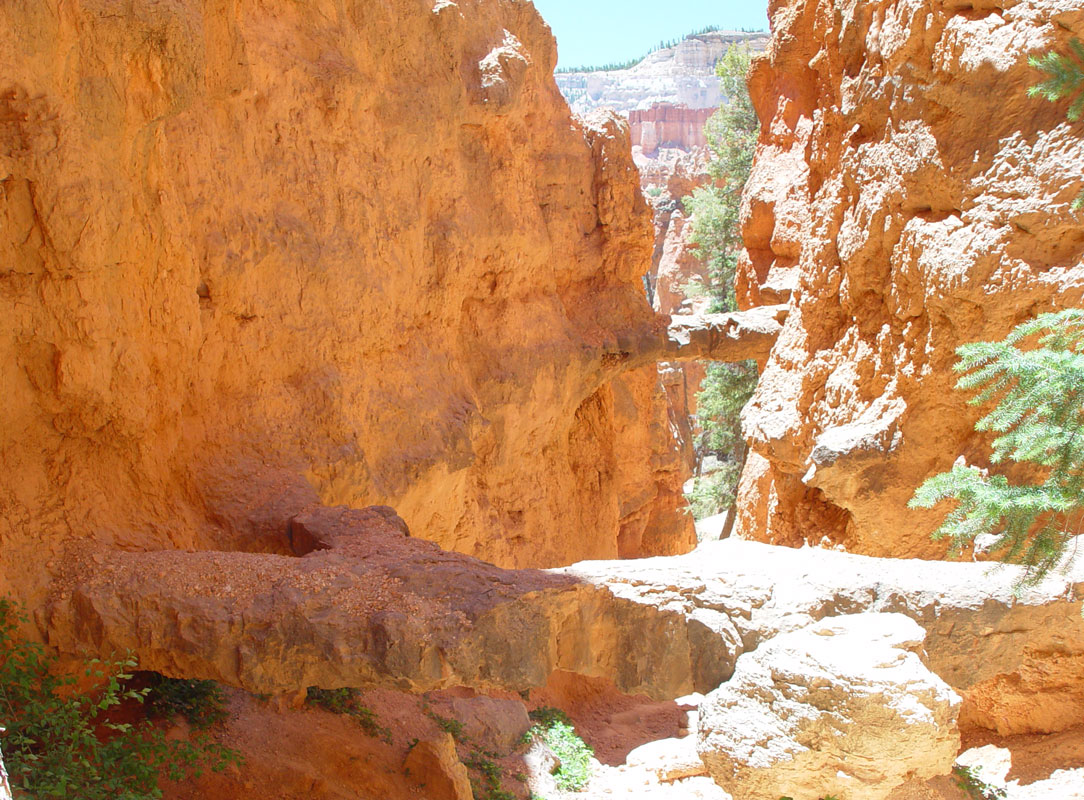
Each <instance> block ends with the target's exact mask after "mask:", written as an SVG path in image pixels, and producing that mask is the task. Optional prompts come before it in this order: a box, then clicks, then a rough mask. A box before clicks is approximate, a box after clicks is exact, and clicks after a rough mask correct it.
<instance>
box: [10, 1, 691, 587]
mask: <svg viewBox="0 0 1084 800" xmlns="http://www.w3.org/2000/svg"><path fill="white" fill-rule="evenodd" d="M0 31H3V34H4V35H3V36H0V65H2V69H0V76H2V78H0V231H2V233H0V248H2V251H3V255H2V258H0V295H2V297H3V300H4V308H5V313H4V315H3V319H2V321H0V386H2V387H3V390H4V396H5V399H4V403H3V405H2V410H0V420H2V424H0V463H2V464H3V480H0V510H2V513H0V547H2V550H3V558H2V560H0V590H8V589H10V588H12V587H14V588H16V589H17V590H18V591H20V593H23V594H24V595H25V594H26V593H27V592H30V590H31V587H40V586H41V585H42V584H43V580H44V578H45V577H46V572H47V571H48V570H49V569H51V568H52V566H53V565H54V559H55V558H57V557H58V555H59V553H60V551H61V549H62V545H63V542H64V541H65V540H67V539H70V538H76V539H93V540H95V541H97V542H100V543H104V544H111V545H115V546H117V547H120V548H124V549H129V550H143V549H162V548H166V549H170V548H180V549H220V550H229V549H242V550H261V549H269V548H270V545H268V544H267V535H268V532H267V531H266V530H263V529H262V528H261V526H260V523H259V516H260V515H259V513H256V514H253V513H249V512H252V511H253V509H259V508H264V507H267V508H272V507H280V510H281V508H286V507H295V506H296V507H297V508H301V507H303V506H305V505H306V504H311V503H312V502H313V501H315V500H316V499H319V500H320V501H321V502H323V503H324V504H328V505H332V504H346V505H351V506H356V507H357V506H365V505H370V504H389V505H393V506H394V507H395V508H396V510H397V511H398V512H399V513H400V514H401V515H402V516H403V517H404V518H405V519H406V521H407V522H408V523H409V525H410V528H411V531H412V533H413V535H415V536H418V537H423V538H426V539H430V540H432V541H435V542H437V543H439V544H440V545H442V546H443V547H446V548H449V549H455V550H458V551H461V552H465V553H468V554H472V555H476V556H479V557H481V558H484V559H486V560H489V561H493V562H495V563H498V564H501V565H504V566H530V565H553V564H559V563H568V562H572V561H575V560H577V559H582V558H588V557H597V558H604V557H615V556H618V555H623V556H628V555H640V554H644V553H668V552H676V551H683V550H685V549H687V548H688V547H689V546H691V544H692V541H693V539H692V526H691V521H690V520H689V519H688V518H687V515H684V514H682V513H680V509H681V506H682V505H683V500H682V499H681V497H680V485H681V481H682V480H683V476H682V475H680V474H678V473H679V472H680V453H679V452H677V450H676V447H677V446H676V445H672V444H670V443H669V441H668V438H667V436H668V430H667V426H666V425H665V424H663V422H662V421H661V420H664V419H665V407H664V406H661V405H660V399H659V394H660V390H659V388H658V384H657V380H656V378H655V373H656V371H655V368H654V367H653V366H648V367H645V368H643V369H640V370H638V371H634V372H630V373H628V374H626V375H624V376H622V377H619V378H617V379H616V380H610V379H609V378H608V377H607V376H610V377H612V375H613V374H614V372H613V370H612V366H613V365H612V364H603V354H604V353H605V352H606V351H607V349H609V350H611V351H612V350H614V349H617V343H616V339H615V334H614V331H628V330H649V329H650V328H651V326H652V325H653V318H652V315H651V310H650V308H649V306H648V304H647V302H646V300H645V297H644V291H643V286H642V283H641V275H642V274H643V273H644V272H645V271H646V266H647V265H648V264H649V262H650V258H651V248H652V231H651V220H650V216H649V213H648V210H647V208H646V206H645V204H644V201H643V199H642V196H641V194H640V191H639V188H638V179H637V174H636V170H635V168H634V166H633V164H632V160H631V156H630V154H629V143H628V133H627V125H626V124H625V123H624V122H621V121H618V120H617V119H615V118H610V117H597V118H593V119H591V120H590V121H586V122H581V121H578V120H575V119H573V118H572V117H571V116H570V114H569V110H568V107H567V106H566V104H565V103H564V101H563V100H562V99H561V96H560V94H559V93H558V91H557V88H556V86H555V84H554V82H553V77H552V71H553V65H554V62H555V58H556V53H555V46H554V41H553V37H552V35H551V34H550V32H549V29H548V28H547V27H546V25H545V24H544V23H543V21H542V20H541V18H540V17H539V16H538V14H537V13H536V11H535V10H534V8H533V6H532V5H531V4H529V3H523V2H514V1H513V0H458V1H457V2H451V1H450V0H395V1H394V2H390V3H381V4H376V5H374V4H372V3H365V2H353V3H346V4H342V3H330V2H313V3H304V4H300V5H298V4H289V3H271V4H256V3H250V2H236V3H233V2H231V3H222V2H198V1H197V0H184V1H183V2H178V3H170V4H166V5H163V4H159V3H154V2H149V1H146V2H145V1H143V0H137V2H134V3H131V4H128V5H126V6H125V13H124V14H120V15H118V14H115V13H112V12H111V11H110V7H109V4H104V3H101V2H97V0H80V2H76V3H60V2H55V1H54V2H41V3H31V4H15V5H12V4H5V5H4V6H3V7H2V8H0ZM607 357H609V358H612V357H613V356H612V354H611V355H610V356H607ZM604 367H605V368H610V369H609V371H608V372H607V371H605V370H604ZM660 415H661V416H660ZM649 426H654V427H653V428H652V432H651V433H650V434H645V433H644V430H645V429H646V428H648V427H649ZM656 434H657V435H656ZM302 479H303V480H302ZM299 485H300V486H301V487H302V488H300V489H298V488H297V487H298V486H299ZM285 487H293V488H291V489H289V491H287V490H286V488H285ZM276 504H278V506H276ZM291 504H292V505H291ZM238 509H243V510H245V513H244V514H242V513H239V512H238ZM267 516H268V519H271V518H272V517H274V516H275V515H274V514H270V513H269V514H268V515H267ZM280 516H281V515H280ZM242 519H243V520H244V521H243V522H238V520H242ZM253 520H255V521H253ZM270 549H273V548H270Z"/></svg>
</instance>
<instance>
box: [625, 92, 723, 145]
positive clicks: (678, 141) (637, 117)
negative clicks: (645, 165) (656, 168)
mask: <svg viewBox="0 0 1084 800" xmlns="http://www.w3.org/2000/svg"><path fill="white" fill-rule="evenodd" d="M714 112H715V109H714V108H689V107H687V106H678V105H674V104H672V103H656V104H655V105H653V106H651V108H647V109H642V110H639V109H634V110H632V111H630V112H629V129H630V134H631V140H632V146H633V147H639V148H640V149H641V152H642V153H643V154H644V155H645V156H648V157H651V156H653V155H655V154H657V153H658V152H659V148H674V149H678V150H685V151H690V150H695V149H696V148H703V147H707V144H708V139H707V136H705V134H704V125H705V123H707V121H708V118H709V117H710V116H711V115H712V114H713V113H714Z"/></svg>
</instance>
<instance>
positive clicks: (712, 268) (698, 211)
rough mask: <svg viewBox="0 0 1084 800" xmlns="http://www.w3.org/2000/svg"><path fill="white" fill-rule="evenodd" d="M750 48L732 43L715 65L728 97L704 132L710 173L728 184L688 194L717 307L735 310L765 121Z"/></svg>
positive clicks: (713, 308) (688, 206) (695, 241)
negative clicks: (751, 79) (756, 103)
mask: <svg viewBox="0 0 1084 800" xmlns="http://www.w3.org/2000/svg"><path fill="white" fill-rule="evenodd" d="M749 62H750V54H749V48H748V47H746V46H743V45H732V46H731V47H730V48H729V49H728V50H727V52H726V55H725V56H724V57H723V58H722V59H720V60H719V63H718V64H717V65H716V67H715V72H716V75H718V76H719V87H720V89H721V90H722V93H723V95H724V96H725V97H726V102H724V103H723V104H722V105H721V106H720V107H719V110H718V111H716V112H715V113H714V114H712V115H711V117H710V118H709V119H708V122H707V124H706V125H705V126H704V134H705V135H706V137H707V140H708V146H709V147H710V148H711V151H712V156H713V158H712V160H711V163H710V164H709V165H708V174H710V175H711V177H712V178H714V179H716V181H717V182H718V183H721V184H722V185H723V186H722V188H720V187H719V186H716V185H708V186H702V187H699V188H698V189H696V190H695V191H694V192H693V194H692V196H691V197H687V198H685V210H686V211H687V212H688V213H689V214H690V216H691V217H692V218H693V222H692V226H693V235H692V241H693V244H695V245H696V246H697V249H698V250H699V252H700V256H701V258H703V259H704V262H705V263H706V264H707V267H708V275H709V277H710V278H711V283H710V285H709V287H708V291H709V292H710V294H711V296H712V300H713V302H712V306H711V308H710V309H709V310H710V311H713V312H725V311H736V310H737V307H738V306H737V302H736V300H735V297H734V269H735V266H736V265H737V257H738V253H739V252H740V251H741V247H742V238H741V226H740V224H739V217H740V211H741V195H742V190H743V189H744V188H745V182H746V181H747V180H748V179H749V173H750V172H751V171H752V168H753V152H754V151H755V149H756V142H757V136H758V135H759V133H760V122H759V121H758V120H757V115H756V110H755V109H754V108H753V101H752V100H751V99H750V97H749V89H748V87H747V86H746V82H745V81H746V75H747V73H748V72H749Z"/></svg>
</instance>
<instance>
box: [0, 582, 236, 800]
mask: <svg viewBox="0 0 1084 800" xmlns="http://www.w3.org/2000/svg"><path fill="white" fill-rule="evenodd" d="M23 621H25V616H24V615H23V613H22V612H21V611H20V610H19V609H18V608H17V607H16V606H15V605H14V604H13V603H12V602H11V601H10V600H7V599H0V717H2V718H3V721H4V726H5V727H6V729H7V730H6V732H5V733H4V734H3V735H2V736H0V742H2V749H3V752H4V758H5V761H6V764H7V768H8V773H9V778H10V781H11V788H12V790H13V791H14V793H15V797H17V798H27V800H39V798H40V799H42V800H44V798H58V797H79V798H80V800H147V799H148V798H160V797H161V796H162V792H161V790H160V789H159V787H158V781H159V779H160V778H162V777H165V778H168V779H169V780H174V781H176V780H183V779H185V778H186V777H198V776H199V775H201V774H202V773H203V771H204V770H205V769H207V768H210V769H212V770H214V771H216V772H220V771H222V770H224V769H225V768H226V767H228V766H229V765H231V764H237V763H240V760H241V757H240V755H239V754H238V753H237V752H236V751H234V750H231V749H230V748H228V747H224V746H222V745H220V744H217V743H216V742H214V741H212V740H211V739H210V738H208V736H207V735H206V734H201V735H199V736H195V737H193V738H192V739H191V740H190V741H187V742H185V741H175V740H168V739H166V737H165V735H164V733H163V732H162V731H161V730H159V729H157V728H156V727H154V726H153V725H152V724H151V723H150V722H148V721H147V720H141V721H140V722H137V723H128V722H116V721H113V720H111V719H110V718H109V714H110V711H111V710H112V709H115V707H117V706H119V705H121V704H122V703H124V702H126V701H128V702H135V703H143V702H144V700H145V699H146V696H147V693H148V692H149V689H132V688H130V686H129V683H128V682H129V681H130V680H131V678H132V671H133V670H134V669H135V667H136V662H135V660H134V659H132V658H126V659H123V660H121V661H117V662H108V661H97V660H93V661H89V662H87V665H86V668H85V670H84V675H83V676H82V680H80V679H79V678H77V677H76V676H72V675H61V674H56V672H57V671H56V667H55V659H54V658H52V657H50V656H48V655H47V654H46V653H45V650H44V648H42V647H41V645H38V644H35V643H32V642H25V641H20V640H19V639H18V638H17V637H16V631H17V628H18V624H19V623H20V622H23ZM84 682H89V683H92V684H93V685H94V686H95V687H96V688H95V689H93V690H92V691H90V692H89V693H88V692H86V691H82V690H81V689H80V686H81V685H84Z"/></svg>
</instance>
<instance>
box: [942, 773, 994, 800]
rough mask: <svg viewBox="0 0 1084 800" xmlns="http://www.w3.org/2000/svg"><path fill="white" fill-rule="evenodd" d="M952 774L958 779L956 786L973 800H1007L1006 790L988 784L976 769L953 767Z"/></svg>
mask: <svg viewBox="0 0 1084 800" xmlns="http://www.w3.org/2000/svg"><path fill="white" fill-rule="evenodd" d="M952 774H953V776H954V777H955V779H956V785H957V786H959V787H960V789H962V790H963V791H964V793H966V794H967V796H968V797H970V798H971V800H1005V798H1006V797H1007V796H1008V795H1007V794H1006V793H1005V790H1004V789H1002V788H1000V787H998V786H992V785H991V784H989V783H986V781H984V780H983V779H982V776H981V774H980V773H979V771H978V770H977V769H975V768H974V767H959V766H957V767H953V769H952Z"/></svg>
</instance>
